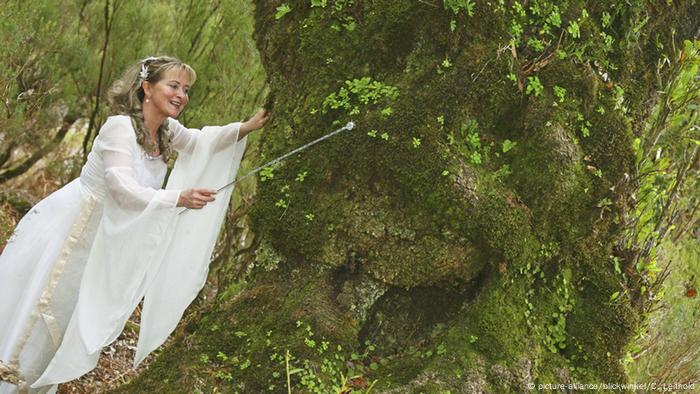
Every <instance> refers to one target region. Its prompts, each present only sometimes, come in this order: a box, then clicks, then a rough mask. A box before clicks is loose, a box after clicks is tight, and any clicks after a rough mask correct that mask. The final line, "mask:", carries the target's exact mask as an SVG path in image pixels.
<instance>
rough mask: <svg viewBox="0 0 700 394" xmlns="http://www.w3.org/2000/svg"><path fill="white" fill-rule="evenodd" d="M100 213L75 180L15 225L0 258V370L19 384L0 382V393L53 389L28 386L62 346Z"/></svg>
mask: <svg viewBox="0 0 700 394" xmlns="http://www.w3.org/2000/svg"><path fill="white" fill-rule="evenodd" d="M101 209H102V204H101V203H100V202H98V201H97V199H96V198H95V197H94V196H92V195H91V194H90V193H89V192H88V191H87V189H85V188H84V187H83V186H82V185H81V182H80V179H75V180H74V181H72V182H70V183H69V184H67V185H65V186H64V187H63V188H61V189H59V190H57V191H56V192H54V193H52V194H51V195H49V196H48V197H46V198H45V199H43V200H42V201H40V202H39V203H38V204H37V205H35V206H34V207H33V208H32V209H31V210H30V211H29V212H28V213H27V214H26V215H25V216H24V217H23V218H22V220H20V222H19V224H18V225H17V227H16V228H15V232H14V234H13V236H12V237H11V238H10V240H9V241H8V244H7V246H6V247H5V250H4V251H3V253H2V255H0V363H2V364H3V365H2V366H3V367H5V368H4V369H8V368H9V369H11V370H13V371H14V372H15V373H16V375H18V376H16V378H19V379H20V382H19V385H15V384H10V383H7V382H0V394H14V393H46V392H54V391H55V390H56V385H52V386H44V387H41V388H30V387H29V385H30V384H31V383H33V382H34V381H35V380H36V379H37V378H38V377H39V376H40V375H41V374H42V372H43V371H44V370H45V369H46V367H47V365H48V364H49V361H51V359H52V358H53V356H54V354H55V353H56V351H57V349H58V347H59V345H60V344H61V340H62V337H63V334H64V333H65V331H66V328H67V326H68V322H69V321H70V318H71V315H72V313H73V310H74V308H75V304H76V301H77V297H78V289H79V288H80V278H81V276H82V274H83V271H84V268H85V263H86V261H87V256H88V253H89V251H90V245H91V244H92V241H93V238H94V236H95V233H96V229H97V227H98V224H99V220H100V216H101V215H100V211H101Z"/></svg>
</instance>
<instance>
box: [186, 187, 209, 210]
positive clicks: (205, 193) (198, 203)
mask: <svg viewBox="0 0 700 394" xmlns="http://www.w3.org/2000/svg"><path fill="white" fill-rule="evenodd" d="M215 194H216V190H214V189H187V190H183V191H182V192H181V193H180V198H179V199H178V200H177V206H178V207H185V208H189V209H202V208H204V206H205V205H207V203H208V202H212V201H214V195H215Z"/></svg>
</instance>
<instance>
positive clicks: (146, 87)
mask: <svg viewBox="0 0 700 394" xmlns="http://www.w3.org/2000/svg"><path fill="white" fill-rule="evenodd" d="M141 88H142V89H143V97H144V98H146V97H150V96H151V89H152V88H153V86H152V85H151V83H150V82H148V81H143V82H142V83H141Z"/></svg>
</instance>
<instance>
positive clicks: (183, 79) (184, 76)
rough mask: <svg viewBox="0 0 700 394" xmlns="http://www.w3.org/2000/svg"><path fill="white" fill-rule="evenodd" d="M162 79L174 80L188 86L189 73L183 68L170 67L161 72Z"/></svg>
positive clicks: (166, 80)
mask: <svg viewBox="0 0 700 394" xmlns="http://www.w3.org/2000/svg"><path fill="white" fill-rule="evenodd" d="M163 81H165V82H171V81H176V82H179V83H181V84H183V85H188V86H189V84H190V75H189V74H188V73H187V71H185V70H182V69H177V68H171V69H170V70H166V71H165V72H164V73H163Z"/></svg>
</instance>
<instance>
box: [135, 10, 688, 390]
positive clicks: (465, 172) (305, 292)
mask: <svg viewBox="0 0 700 394" xmlns="http://www.w3.org/2000/svg"><path fill="white" fill-rule="evenodd" d="M311 3H312V2H310V1H306V0H304V1H301V0H299V1H287V2H286V4H287V5H289V6H290V8H291V10H290V11H289V12H288V13H286V14H284V13H283V12H280V11H279V9H278V7H280V6H281V5H282V2H280V1H258V2H256V13H255V23H256V35H255V39H256V41H257V45H258V48H259V50H260V52H261V56H262V60H263V64H264V66H265V69H266V71H267V73H268V77H269V81H270V87H271V93H272V95H273V97H274V110H273V113H274V118H273V120H272V122H271V124H270V125H268V126H267V127H266V131H265V132H264V135H263V137H262V143H261V144H262V145H261V152H262V154H263V155H264V159H265V160H267V159H270V158H273V157H276V156H278V155H280V154H282V153H284V152H286V151H288V150H291V149H292V148H294V147H296V146H299V145H301V144H303V143H305V142H307V141H310V140H311V139H313V138H316V137H318V136H320V135H323V134H324V133H327V132H329V131H331V130H333V129H335V128H337V127H339V126H340V125H343V124H345V122H347V121H349V120H353V121H354V122H355V123H356V125H357V126H356V128H355V130H353V131H349V132H344V133H342V134H340V135H339V136H337V137H334V138H333V139H331V140H328V141H325V142H323V143H322V144H321V145H318V146H315V147H313V148H311V149H309V150H308V151H306V152H305V153H303V154H301V155H299V156H296V157H294V158H291V159H289V160H287V161H286V162H285V164H284V165H283V166H281V167H279V168H277V169H275V170H274V172H273V174H274V175H273V177H271V178H268V179H266V180H265V181H263V182H260V183H259V184H258V189H257V196H256V198H257V200H256V203H255V207H254V208H253V211H252V212H251V219H252V224H253V226H252V227H253V230H254V231H255V233H256V234H257V235H258V236H259V237H261V239H263V240H264V242H263V244H262V245H263V246H262V247H261V249H260V250H259V251H258V252H259V253H258V261H257V264H256V267H255V268H254V269H253V272H252V274H251V275H250V277H249V278H248V281H247V284H245V285H243V286H238V287H235V291H228V292H224V293H223V294H224V295H223V296H222V297H220V299H219V301H218V302H217V303H216V304H215V305H214V306H213V307H212V308H211V310H205V311H201V313H199V314H198V315H197V316H195V317H194V318H192V319H190V321H189V322H188V323H187V324H186V325H185V326H184V327H183V328H182V329H181V330H180V331H179V334H178V335H177V337H176V338H175V341H174V343H172V344H171V345H170V346H169V347H168V348H166V349H165V350H164V352H163V354H161V356H160V357H159V359H158V360H157V361H156V362H155V363H154V364H153V365H152V366H151V367H150V368H149V370H148V371H147V372H146V373H145V374H144V375H143V376H141V377H140V378H138V379H137V380H136V381H135V382H133V383H132V384H130V385H128V386H126V387H125V388H124V389H123V391H126V392H129V391H130V392H142V391H143V390H146V391H153V392H165V391H168V392H190V391H192V388H193V387H196V388H198V389H199V390H202V391H205V392H209V391H211V392H213V391H214V390H215V389H218V390H219V391H221V392H233V391H239V392H263V391H266V392H286V389H287V384H286V376H285V375H286V372H287V371H286V369H285V363H284V355H285V354H286V351H287V350H289V352H290V354H291V355H292V356H293V357H294V359H293V360H292V364H294V365H296V366H298V367H300V368H301V369H306V370H314V371H316V374H317V375H318V376H323V375H324V374H326V375H333V371H334V370H332V369H331V371H330V372H329V371H328V370H324V369H323V368H321V365H322V364H323V359H324V358H326V357H327V356H326V354H330V353H324V351H323V350H321V349H320V348H319V347H320V343H321V341H328V343H329V344H330V346H331V347H333V348H334V349H338V348H337V346H338V345H339V346H340V349H338V350H337V353H338V355H339V357H340V358H341V359H343V357H344V356H343V354H345V355H347V356H348V357H347V360H345V359H343V360H344V361H343V362H344V364H343V365H345V366H348V368H349V369H351V370H353V371H355V372H357V371H360V372H362V374H363V375H364V376H363V377H362V378H356V379H354V380H352V381H350V383H351V384H352V385H355V387H356V388H362V387H366V386H363V384H365V383H366V382H365V381H364V380H367V381H372V380H374V379H376V380H377V383H376V385H375V387H374V390H375V392H396V393H405V392H416V393H418V392H453V393H455V392H522V391H527V388H528V385H529V384H533V383H535V384H536V383H571V382H577V383H595V382H624V381H626V377H625V374H624V371H623V368H622V366H621V363H620V360H621V358H622V357H623V353H624V347H625V345H626V344H627V343H628V341H629V340H630V339H631V337H632V335H633V333H634V332H635V330H636V328H637V326H638V324H640V318H639V312H638V311H637V310H636V309H635V308H634V305H633V304H632V303H630V302H629V301H628V300H627V299H622V298H620V299H617V300H615V301H611V295H612V294H614V293H615V292H617V291H619V290H620V285H619V282H620V275H619V274H617V273H616V272H615V268H614V266H613V264H612V263H611V262H610V256H611V254H613V253H614V250H613V245H614V244H615V241H616V240H617V239H618V238H619V237H620V236H621V229H620V227H619V225H618V217H617V214H618V212H619V209H618V206H617V201H621V200H622V198H621V196H620V195H619V193H620V190H624V188H620V187H617V186H618V185H619V184H620V182H621V181H623V180H624V179H625V174H629V173H631V172H632V170H633V168H632V167H633V165H634V158H633V152H632V148H631V145H632V142H631V141H632V139H633V138H634V137H635V136H639V133H641V131H642V130H643V128H642V125H643V124H644V121H645V118H646V116H647V115H648V110H649V108H650V106H651V105H653V103H654V90H655V89H656V88H657V87H656V86H655V78H656V76H655V73H656V68H657V62H658V61H659V60H660V59H662V58H663V56H664V55H665V54H669V53H671V52H670V49H669V48H672V47H673V45H674V44H673V43H674V42H675V43H676V44H677V43H678V42H679V40H682V39H683V38H687V37H691V36H692V34H694V32H695V31H696V30H697V28H698V23H700V12H699V11H698V5H697V4H696V2H694V1H673V2H652V1H649V2H644V1H632V2H629V1H625V2H622V1H620V2H598V1H595V2H593V1H591V2H584V1H564V2H546V1H534V2H532V1H531V2H522V3H519V2H518V4H524V5H525V11H524V13H520V12H519V11H518V7H517V5H515V4H516V3H514V2H505V3H504V4H501V3H503V2H499V1H492V2H485V1H475V2H462V4H465V5H466V4H467V3H473V8H472V9H467V8H462V9H460V8H457V9H456V11H457V12H456V13H455V12H453V10H452V9H451V8H449V7H447V6H444V4H448V5H449V4H457V3H459V2H448V1H445V2H444V3H443V2H442V1H437V0H433V1H414V0H374V1H369V0H368V1H359V0H355V1H351V0H350V1H335V2H334V1H332V0H329V1H328V4H327V5H326V6H325V7H323V6H317V7H312V5H311ZM318 3H322V2H320V1H319V2H318ZM553 3H556V4H557V6H556V7H554V6H553ZM667 3H670V4H667ZM534 6H537V7H539V8H538V10H540V11H539V13H538V12H537V10H533V9H532V8H531V7H534ZM465 7H466V6H465ZM528 7H530V8H528ZM542 10H545V11H542ZM554 11H556V12H557V15H558V16H559V18H560V19H561V22H560V23H559V26H556V22H551V23H550V24H549V25H548V26H549V27H548V28H549V29H551V32H550V33H551V34H549V36H548V35H547V34H544V35H541V38H543V41H542V42H543V43H544V44H545V45H544V47H543V48H540V49H539V50H538V49H537V45H536V44H535V45H530V44H527V42H528V37H534V39H537V38H538V37H540V36H538V34H541V31H539V32H538V30H539V29H541V28H542V27H543V26H544V25H545V24H546V23H545V22H542V21H544V20H546V18H547V17H548V16H549V15H551V13H553V12H554ZM282 14H284V15H282ZM470 14H471V15H470ZM276 15H277V17H276ZM538 18H539V20H538ZM606 20H607V22H604V21H606ZM514 22H518V24H519V25H520V26H522V27H524V29H523V30H524V33H523V35H522V36H521V37H520V42H515V43H510V40H511V38H512V37H513V26H514ZM572 22H577V23H576V24H577V26H579V27H580V33H579V34H578V35H577V34H576V32H575V31H574V30H573V28H572V30H567V27H571V26H572ZM602 32H604V33H605V34H606V35H608V36H609V37H611V38H612V40H613V43H612V44H610V45H609V46H608V48H607V49H601V45H602V44H601V43H602V41H601V38H600V37H603V39H605V36H604V35H602V34H601V33H602ZM546 37H550V38H551V39H549V40H546ZM557 45H558V48H559V51H557V50H556V48H557ZM563 50H568V52H569V53H568V54H565V53H563V52H562V51H563ZM662 72H663V71H662ZM509 75H510V78H509ZM363 77H370V78H371V80H370V81H376V82H379V84H376V85H371V83H370V84H369V87H367V85H365V87H363V88H357V89H356V90H355V91H352V89H351V88H350V87H351V85H352V84H346V82H345V81H353V80H355V79H358V80H359V79H361V78H363ZM535 77H537V80H535ZM537 82H539V83H540V84H541V88H538V86H537ZM358 85H359V83H357V81H356V82H355V85H352V86H355V87H357V86H358ZM343 87H345V88H346V90H347V92H346V93H347V95H344V94H345V93H342V89H341V88H343ZM382 87H394V88H396V89H398V96H397V97H395V98H392V97H391V94H385V95H382V94H383V93H382V92H384V93H386V91H382ZM555 87H556V89H555ZM362 89H365V90H362ZM562 89H563V90H562ZM562 91H565V94H564V95H563V96H562V95H561V92H562ZM368 92H369V94H368V96H365V99H366V101H367V102H362V99H361V98H360V96H362V95H363V94H365V93H368ZM333 93H336V95H335V96H333V95H332V94H333ZM372 93H375V94H376V96H372V95H371V94H372ZM329 97H330V99H329ZM343 98H345V99H346V100H345V103H344V104H343V103H341V101H343ZM375 99H376V100H375ZM334 100H335V105H334ZM324 102H325V104H324ZM334 106H336V107H338V108H334ZM355 106H357V108H358V110H359V111H355V112H357V113H353V108H354V107H355ZM387 108H390V109H391V111H390V112H391V113H389V111H387V110H386V109H387ZM375 131H376V132H375ZM368 133H369V134H368ZM470 134H476V135H477V136H478V139H477V141H474V140H473V139H472V140H471V142H469V138H470ZM373 135H374V136H373ZM382 135H383V137H382ZM472 138H473V136H472ZM511 142H515V145H514V147H512V149H508V148H507V146H512V144H511ZM474 153H478V156H479V157H478V159H477V158H475V156H474ZM311 339H316V341H318V343H313V342H309V340H311ZM328 352H330V351H328ZM353 352H354V353H356V354H357V355H360V356H359V357H352V356H351V353H353ZM219 353H221V354H219ZM217 355H218V358H217ZM304 359H307V360H309V363H308V364H306V365H302V363H301V360H304ZM232 360H233V361H232ZM375 361H381V362H378V363H374V362H375ZM373 363H374V364H373ZM370 365H371V366H372V368H369V367H368V366H370ZM377 366H378V368H375V367H377ZM227 374H228V375H227ZM301 375H303V373H299V372H298V373H296V374H292V376H291V382H292V383H293V384H295V385H296V387H297V389H296V390H300V391H302V392H303V391H311V389H310V388H309V386H304V387H306V388H301V387H302V386H303V382H301V381H300V380H299V378H298V377H299V376H301ZM329 379H330V378H329ZM331 380H332V379H331Z"/></svg>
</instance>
